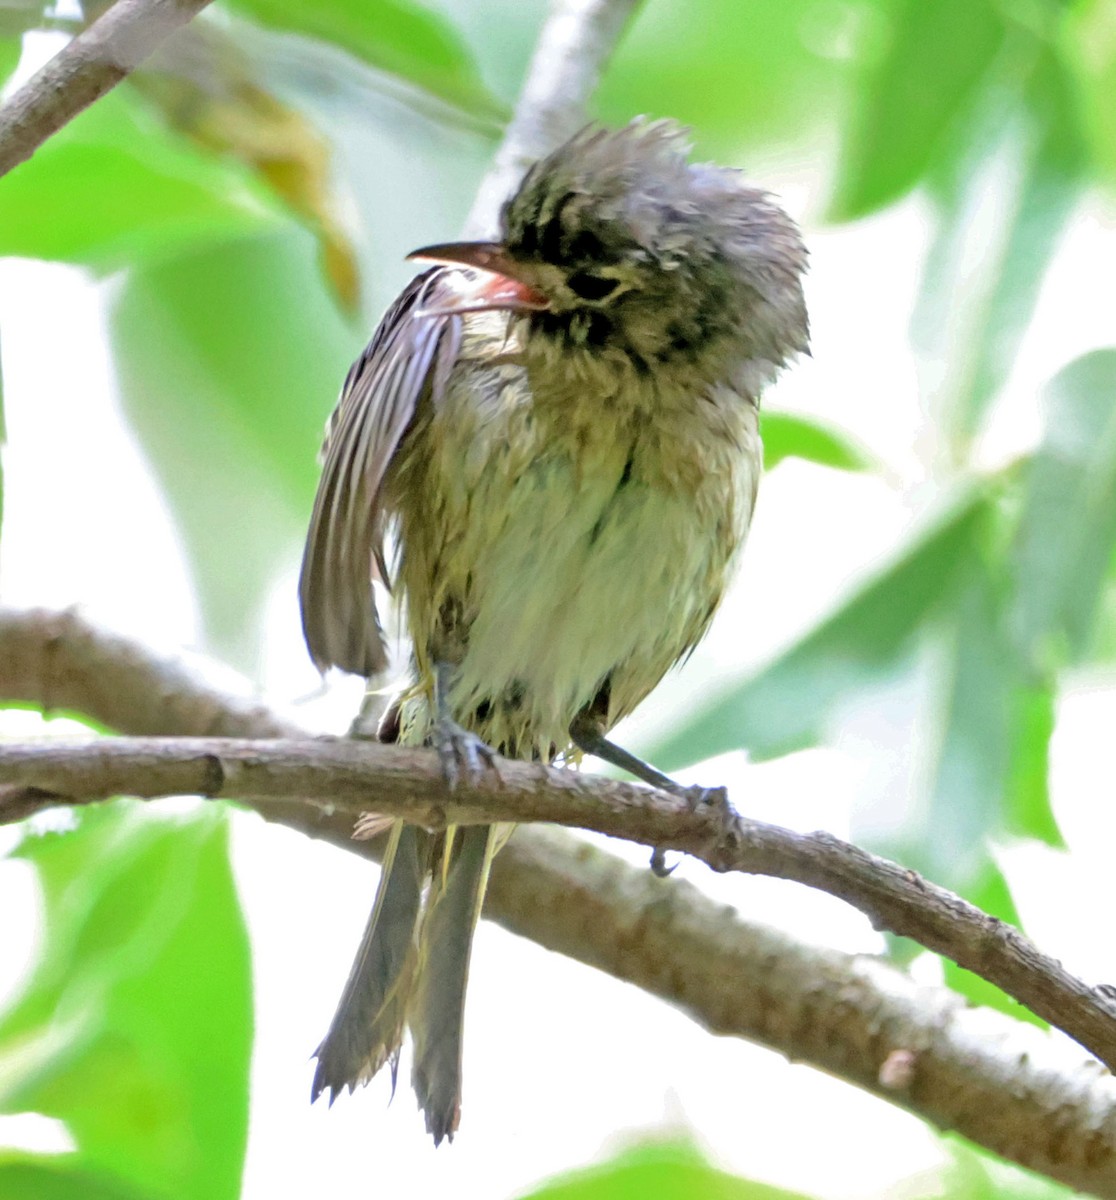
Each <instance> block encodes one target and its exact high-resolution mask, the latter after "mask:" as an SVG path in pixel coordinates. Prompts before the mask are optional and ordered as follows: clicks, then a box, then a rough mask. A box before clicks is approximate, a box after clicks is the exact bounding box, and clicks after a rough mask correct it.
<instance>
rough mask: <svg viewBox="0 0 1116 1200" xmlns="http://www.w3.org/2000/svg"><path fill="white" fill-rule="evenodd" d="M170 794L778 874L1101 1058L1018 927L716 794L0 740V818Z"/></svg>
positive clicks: (143, 743)
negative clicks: (607, 845)
mask: <svg viewBox="0 0 1116 1200" xmlns="http://www.w3.org/2000/svg"><path fill="white" fill-rule="evenodd" d="M181 794H197V795H202V796H207V797H209V798H211V799H219V798H224V799H243V800H245V801H246V802H248V803H249V804H251V802H252V801H253V800H254V799H256V798H259V799H263V800H266V801H269V802H271V803H273V804H274V803H279V804H294V805H299V804H316V805H319V806H324V807H330V808H334V809H338V810H342V811H346V812H348V813H349V814H350V815H351V816H352V817H353V818H354V819H355V818H356V817H358V816H359V815H360V814H361V813H362V812H364V811H367V810H369V809H374V810H375V811H376V812H377V813H382V814H383V815H385V816H389V817H402V818H404V819H405V820H407V821H410V822H412V823H414V824H417V825H424V826H426V827H427V828H441V827H442V826H444V825H445V824H446V822H452V823H454V824H458V825H490V824H493V823H495V822H500V821H513V822H519V823H523V824H526V823H529V822H547V823H551V824H555V825H565V826H569V827H574V828H581V829H588V830H592V831H593V832H595V833H602V834H606V835H608V836H611V837H618V838H624V839H625V840H627V841H633V842H641V843H643V844H644V845H647V846H658V847H659V848H661V849H663V850H673V851H678V852H682V853H686V854H689V855H691V856H693V857H694V858H698V859H700V860H701V861H702V862H704V863H706V864H707V865H708V866H710V867H712V868H713V869H714V870H716V871H722V872H723V871H743V872H747V873H748V874H753V875H769V876H773V877H776V878H779V879H789V880H794V881H796V882H798V883H803V884H806V885H807V886H809V887H813V888H817V889H819V890H821V891H824V892H828V893H829V894H830V895H833V896H838V897H840V898H841V899H842V900H845V901H846V902H847V903H849V904H851V905H852V906H853V907H854V908H857V909H859V910H860V911H861V912H863V913H865V915H867V916H868V917H869V919H870V920H871V921H872V923H873V925H874V926H875V927H876V928H877V929H887V930H890V931H892V932H893V933H898V934H902V935H903V936H905V937H909V938H912V939H913V940H914V941H916V942H918V943H919V944H920V945H923V946H925V947H927V949H930V950H934V951H936V952H937V953H939V954H943V955H945V956H946V957H947V958H950V959H952V960H953V961H954V962H956V963H957V964H959V965H960V966H962V967H965V968H967V969H968V970H970V971H973V972H974V973H975V974H977V975H980V976H982V977H983V978H984V979H987V980H988V981H989V982H990V983H994V984H995V985H996V986H997V987H999V988H1001V989H1002V990H1003V991H1005V992H1006V993H1007V994H1008V995H1010V996H1012V997H1014V998H1015V999H1016V1000H1018V1001H1019V1002H1020V1004H1023V1005H1025V1006H1026V1007H1027V1008H1029V1009H1031V1011H1032V1012H1035V1013H1037V1014H1038V1015H1039V1016H1041V1017H1043V1018H1044V1019H1045V1020H1047V1021H1049V1022H1050V1023H1051V1024H1052V1025H1055V1026H1057V1027H1058V1028H1059V1029H1062V1030H1063V1031H1064V1032H1066V1033H1068V1034H1069V1035H1070V1036H1071V1037H1072V1038H1074V1039H1076V1040H1077V1041H1078V1042H1080V1043H1081V1044H1082V1045H1083V1046H1085V1047H1086V1049H1088V1050H1091V1051H1092V1052H1093V1053H1094V1054H1095V1055H1096V1056H1097V1057H1098V1058H1099V1059H1100V1060H1101V1061H1102V1062H1103V1063H1105V1065H1106V1066H1108V1067H1109V1068H1110V1069H1114V1070H1116V1002H1114V1001H1112V1000H1111V999H1109V998H1108V996H1107V993H1106V992H1104V991H1098V990H1096V989H1094V988H1091V987H1089V986H1088V985H1087V984H1085V983H1083V982H1082V981H1081V980H1079V979H1077V978H1075V977H1074V976H1073V975H1071V974H1070V973H1069V972H1068V971H1066V970H1065V969H1064V968H1063V967H1062V965H1061V964H1060V963H1058V962H1057V961H1056V960H1054V959H1052V958H1049V957H1048V956H1046V955H1044V954H1042V953H1041V952H1040V951H1039V950H1038V949H1036V947H1035V946H1033V945H1032V944H1031V943H1030V942H1029V941H1027V939H1026V938H1024V937H1023V936H1022V934H1020V933H1019V931H1018V930H1016V929H1013V928H1012V927H1011V926H1010V925H1007V924H1005V923H1004V922H1002V921H999V920H997V919H996V918H995V917H990V916H988V915H987V914H986V913H983V912H981V911H980V910H979V909H977V908H974V907H973V906H972V905H971V904H969V903H967V902H966V901H965V900H962V899H961V898H960V897H959V896H955V895H954V894H953V893H951V892H948V891H946V890H945V889H944V888H939V887H936V886H935V885H934V884H931V883H928V882H927V881H926V880H924V879H922V878H921V877H920V876H919V875H917V874H915V872H913V871H909V870H906V869H905V868H903V867H900V866H898V865H896V864H895V863H892V862H888V861H887V860H886V859H882V858H877V857H876V856H875V855H872V854H869V853H867V852H866V851H864V850H861V849H859V848H858V847H856V846H852V845H850V844H849V843H847V842H843V841H841V840H840V839H839V838H835V837H833V836H832V835H830V834H827V833H796V832H794V831H792V830H789V829H782V828H780V827H779V826H777V825H767V824H764V823H762V822H759V821H752V820H748V819H747V818H744V817H741V816H739V815H738V814H737V813H735V812H734V811H733V810H732V809H731V807H729V805H728V803H727V801H722V802H719V803H718V802H713V803H707V804H702V805H700V806H698V807H696V808H695V807H694V806H693V805H692V804H690V803H688V802H687V801H686V800H683V799H680V798H679V797H677V796H673V795H671V794H669V793H667V792H660V791H656V790H655V789H653V788H648V787H644V786H643V785H641V784H635V783H624V782H620V781H618V780H609V779H602V778H597V777H594V776H590V775H581V774H578V773H577V772H575V771H569V770H563V769H561V768H556V767H547V766H544V765H542V764H540V763H525V762H513V761H511V760H507V759H504V760H501V761H500V762H499V764H498V770H497V772H496V774H495V775H494V776H489V777H487V778H485V779H484V780H482V783H481V786H480V787H477V788H464V787H462V788H459V789H458V790H457V791H456V792H451V791H449V790H448V788H447V787H446V785H445V782H444V780H443V778H442V773H441V770H440V768H439V765H438V760H437V756H436V755H435V754H434V753H433V752H432V751H429V750H417V749H405V748H402V747H398V746H382V745H379V744H377V743H368V742H363V743H362V742H354V741H349V740H336V739H316V740H310V739H306V738H302V739H298V740H281V741H280V740H276V741H259V740H235V739H230V738H208V739H207V738H147V739H141V738H117V739H113V740H112V741H95V742H90V743H82V744H77V745H72V744H66V743H63V742H60V741H54V740H52V741H50V742H45V743H44V742H40V743H34V744H31V745H8V746H3V747H0V821H3V820H5V819H12V818H13V817H15V816H18V817H20V818H22V817H24V816H26V815H27V813H28V812H29V811H32V810H33V809H34V808H36V807H47V806H48V805H50V804H84V803H89V802H91V801H97V800H107V799H109V798H111V797H113V796H118V795H125V796H136V797H140V798H142V799H155V798H158V797H161V796H173V795H181Z"/></svg>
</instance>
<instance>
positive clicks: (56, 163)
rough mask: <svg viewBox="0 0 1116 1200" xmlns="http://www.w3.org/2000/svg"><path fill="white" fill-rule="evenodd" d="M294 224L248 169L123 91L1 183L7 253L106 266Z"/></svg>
mask: <svg viewBox="0 0 1116 1200" xmlns="http://www.w3.org/2000/svg"><path fill="white" fill-rule="evenodd" d="M287 220H289V218H287V217H286V216H285V214H284V213H283V211H282V209H281V208H280V206H279V203H278V202H277V201H276V200H275V199H274V197H273V196H272V194H271V193H270V191H269V190H268V189H267V188H265V187H264V186H263V185H262V184H260V183H259V182H258V181H256V180H255V179H253V177H252V175H251V173H250V172H249V171H248V170H247V169H246V168H243V167H238V166H237V165H236V164H234V163H231V162H229V161H227V160H224V159H219V158H216V157H214V156H213V155H209V154H203V153H201V152H199V151H198V150H195V149H193V148H192V147H190V146H189V145H188V144H187V143H186V142H185V141H184V140H183V139H180V138H177V137H175V136H173V135H171V134H170V133H168V132H167V131H166V130H165V129H164V128H162V127H161V126H159V125H158V124H157V123H156V122H155V121H154V120H153V119H152V118H151V116H150V115H149V114H148V113H147V112H146V111H145V110H144V108H143V107H142V105H141V103H140V102H139V101H138V100H137V99H136V97H135V96H134V95H132V94H131V93H130V92H128V91H127V90H126V89H121V88H117V89H116V90H114V91H112V92H110V93H109V94H108V95H107V96H104V97H102V98H101V99H100V100H98V101H97V103H96V104H94V105H92V106H91V107H89V108H88V109H86V110H85V112H83V113H82V114H81V115H80V116H78V117H76V118H75V119H74V120H73V121H71V122H70V123H69V124H68V125H67V126H66V127H65V128H64V129H62V130H60V131H59V132H58V133H57V134H55V135H54V137H52V138H50V139H49V140H48V141H47V142H46V144H45V145H43V146H42V147H41V148H40V149H39V150H38V151H37V152H36V153H35V155H34V157H32V158H31V159H30V160H29V161H28V162H25V163H23V164H21V165H20V166H19V167H17V168H16V170H14V171H13V172H12V173H11V174H10V175H7V176H6V177H5V178H4V182H3V186H2V187H0V255H5V254H13V255H21V256H24V257H27V258H44V259H56V260H60V261H64V262H75V263H82V264H85V265H87V266H92V267H96V268H98V269H101V270H109V269H112V268H115V267H119V266H122V265H125V264H128V263H131V262H134V261H137V260H143V259H150V258H154V257H158V256H166V255H169V254H172V253H175V252H179V251H182V250H183V249H186V248H189V247H193V246H197V245H208V244H211V243H212V242H213V241H214V240H215V239H220V238H224V237H229V236H234V235H241V234H245V233H249V232H255V231H260V230H264V229H268V228H273V227H274V226H276V225H277V224H278V223H280V222H285V221H287Z"/></svg>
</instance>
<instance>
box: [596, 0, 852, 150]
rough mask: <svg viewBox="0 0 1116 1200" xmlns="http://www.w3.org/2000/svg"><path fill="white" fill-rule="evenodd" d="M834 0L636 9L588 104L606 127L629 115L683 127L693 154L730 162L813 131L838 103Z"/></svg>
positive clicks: (839, 22)
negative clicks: (832, 48) (667, 119)
mask: <svg viewBox="0 0 1116 1200" xmlns="http://www.w3.org/2000/svg"><path fill="white" fill-rule="evenodd" d="M848 19H849V13H848V8H847V6H846V5H843V4H841V3H839V0H780V2H779V3H768V4H743V3H741V2H740V0H690V3H686V4H648V5H644V6H643V7H642V8H641V9H640V10H639V12H638V15H637V16H636V18H635V20H634V21H633V22H632V24H631V26H630V28H629V30H628V31H627V33H626V34H625V36H624V39H623V41H622V42H621V43H620V46H619V49H618V51H617V53H616V55H615V57H614V59H613V61H612V62H611V63H610V65H609V69H608V71H607V72H606V73H605V77H604V79H603V80H602V82H601V86H600V88H599V89H598V93H597V97H596V104H597V107H598V109H599V111H600V113H601V116H602V117H603V118H604V119H605V120H606V121H608V122H610V123H612V124H619V123H622V122H624V121H628V120H630V119H631V117H632V114H633V113H650V114H653V115H655V116H671V117H675V118H676V119H678V120H680V121H682V122H684V123H685V124H687V125H693V126H694V130H695V134H696V135H697V140H698V143H699V152H700V153H702V154H709V155H711V156H712V157H715V158H728V159H730V160H731V159H732V158H734V157H736V156H738V155H739V153H740V150H741V146H742V145H753V144H761V143H769V144H778V145H779V146H780V147H781V148H783V149H784V150H785V147H786V145H787V143H788V141H790V140H791V139H793V138H795V137H801V136H802V134H803V133H804V132H805V131H809V130H814V129H818V128H820V127H821V126H822V125H824V123H825V122H827V121H828V120H830V118H831V114H832V113H833V112H834V111H836V109H837V105H838V104H839V103H840V102H841V100H842V83H843V80H842V78H841V74H840V72H838V71H835V70H834V67H833V62H832V60H831V59H830V58H829V57H827V54H826V49H825V48H820V47H819V46H818V45H817V43H818V41H819V39H820V40H821V41H822V42H825V41H826V40H827V39H828V38H829V37H830V33H831V32H832V33H833V36H835V37H839V36H840V34H839V31H840V30H841V29H842V28H844V27H845V26H846V24H847V22H848ZM806 31H811V32H812V33H813V34H814V35H815V36H814V37H812V38H811V37H808V36H806Z"/></svg>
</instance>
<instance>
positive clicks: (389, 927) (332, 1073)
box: [311, 821, 506, 1145]
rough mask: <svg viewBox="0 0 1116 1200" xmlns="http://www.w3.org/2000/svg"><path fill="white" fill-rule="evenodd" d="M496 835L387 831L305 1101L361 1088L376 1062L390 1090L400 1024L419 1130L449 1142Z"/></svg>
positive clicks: (493, 831)
mask: <svg viewBox="0 0 1116 1200" xmlns="http://www.w3.org/2000/svg"><path fill="white" fill-rule="evenodd" d="M504 836H506V831H505V830H503V829H502V828H501V827H499V826H466V827H461V826H451V827H450V828H449V829H447V831H446V833H445V835H444V837H437V838H436V837H434V836H433V835H432V834H429V833H427V832H426V831H424V830H422V829H418V828H416V827H415V826H414V825H405V824H404V823H403V822H401V821H397V822H396V823H395V824H394V825H393V827H392V831H391V835H390V838H389V841H388V846H387V850H386V852H385V854H384V862H383V873H382V875H381V877H380V886H379V889H378V890H377V892H376V901H375V904H374V905H373V908H372V915H371V916H370V917H369V918H368V925H367V926H366V927H365V930H364V936H363V937H362V938H361V942H360V948H359V950H358V951H357V956H356V959H355V961H354V962H353V966H352V969H351V970H350V972H349V978H348V982H347V983H346V984H345V990H344V992H343V993H342V995H341V1000H340V1002H339V1004H338V1005H337V1012H336V1013H335V1014H334V1017H333V1021H332V1023H331V1024H330V1027H329V1032H328V1033H327V1034H326V1036H325V1038H324V1039H323V1040H322V1043H321V1045H320V1046H319V1047H318V1048H317V1050H316V1051H315V1052H314V1053H315V1056H316V1058H317V1060H318V1065H317V1069H316V1070H315V1072H314V1083H313V1087H312V1089H311V1100H316V1099H317V1098H318V1096H319V1095H320V1094H321V1093H322V1092H323V1091H325V1090H328V1091H329V1099H330V1103H331V1104H332V1103H333V1101H334V1099H335V1098H336V1096H337V1095H338V1094H339V1093H340V1092H341V1090H342V1089H343V1088H345V1087H348V1089H349V1090H350V1091H352V1090H353V1089H354V1088H355V1087H356V1086H357V1085H358V1084H362V1083H367V1082H368V1081H369V1080H370V1079H371V1078H372V1076H373V1075H375V1074H376V1072H377V1071H379V1070H380V1068H381V1067H383V1066H384V1065H385V1064H386V1063H390V1064H391V1069H392V1083H393V1085H394V1082H395V1071H396V1067H397V1064H398V1061H399V1049H400V1044H401V1042H402V1040H403V1029H404V1025H408V1024H409V1025H410V1028H411V1033H412V1036H413V1038H414V1054H415V1061H414V1068H413V1074H412V1082H413V1084H414V1088H415V1092H416V1094H417V1096H418V1100H419V1105H420V1106H421V1108H422V1110H423V1112H424V1113H425V1115H426V1127H427V1129H428V1130H429V1131H430V1133H431V1134H433V1136H434V1142H435V1145H437V1144H438V1143H440V1142H441V1141H442V1139H443V1138H446V1137H448V1138H450V1139H451V1140H452V1138H453V1134H454V1131H455V1130H456V1129H457V1123H458V1119H459V1117H460V1111H461V1045H462V1024H463V1021H464V1016H465V985H466V982H467V980H468V975H469V955H470V950H471V948H472V941H473V933H474V931H475V930H476V926H477V921H478V919H479V918H480V910H481V905H482V903H483V902H484V891H485V885H486V883H487V882H488V873H489V869H490V867H491V865H492V856H493V854H494V853H495V852H496V849H497V848H498V846H499V845H500V844H501V841H502V840H503V837H504ZM439 847H440V851H441V852H440V853H438V852H437V851H438V849H439ZM432 860H434V861H433V864H432ZM432 866H433V871H434V878H433V880H432V882H431V885H430V888H429V891H428V893H427V895H426V901H425V904H424V903H423V888H424V885H425V883H426V878H427V876H428V875H429V874H430V872H431V869H432Z"/></svg>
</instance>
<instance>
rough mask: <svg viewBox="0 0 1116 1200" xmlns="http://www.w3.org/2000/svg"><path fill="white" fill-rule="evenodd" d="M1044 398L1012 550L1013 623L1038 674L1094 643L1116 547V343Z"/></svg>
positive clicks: (1065, 374)
mask: <svg viewBox="0 0 1116 1200" xmlns="http://www.w3.org/2000/svg"><path fill="white" fill-rule="evenodd" d="M1042 400H1043V406H1044V409H1045V426H1046V428H1045V433H1044V436H1043V440H1042V443H1041V445H1040V446H1039V448H1038V451H1037V452H1036V454H1035V455H1034V457H1033V459H1032V461H1031V462H1030V463H1029V464H1028V465H1027V468H1026V470H1025V472H1024V475H1023V507H1022V511H1021V513H1020V516H1019V524H1018V531H1017V535H1016V540H1015V545H1014V547H1013V554H1012V573H1013V578H1014V584H1015V604H1014V614H1013V618H1014V619H1013V632H1014V634H1015V637H1016V639H1017V643H1018V645H1019V646H1020V647H1021V652H1022V654H1023V655H1024V657H1025V658H1026V660H1027V661H1028V662H1029V663H1030V664H1031V666H1032V669H1033V670H1034V672H1035V673H1036V674H1038V675H1046V674H1049V673H1050V672H1052V671H1053V670H1054V669H1056V668H1057V667H1058V666H1060V665H1062V664H1063V663H1065V662H1077V661H1080V660H1081V659H1082V658H1083V657H1084V656H1085V655H1086V653H1087V652H1088V650H1089V648H1090V645H1091V642H1092V639H1093V635H1094V629H1095V625H1096V618H1097V615H1098V612H1099V611H1100V608H1101V600H1102V596H1103V593H1104V587H1105V581H1106V577H1107V574H1108V571H1109V565H1110V563H1111V561H1112V555H1113V551H1114V549H1116V403H1114V401H1116V349H1113V350H1097V351H1094V352H1093V353H1091V354H1086V355H1085V356H1084V357H1082V358H1079V359H1076V360H1075V361H1074V362H1072V363H1070V365H1069V366H1067V367H1065V368H1064V369H1063V370H1062V371H1060V372H1059V373H1058V375H1057V376H1055V378H1054V379H1053V380H1052V381H1051V382H1050V383H1049V384H1048V385H1047V387H1046V388H1045V390H1044V391H1043V396H1042Z"/></svg>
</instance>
